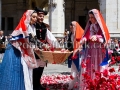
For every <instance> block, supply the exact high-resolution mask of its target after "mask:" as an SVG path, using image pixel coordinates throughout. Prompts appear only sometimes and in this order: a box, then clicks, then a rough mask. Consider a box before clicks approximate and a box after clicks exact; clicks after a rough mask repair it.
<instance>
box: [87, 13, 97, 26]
mask: <svg viewBox="0 0 120 90" xmlns="http://www.w3.org/2000/svg"><path fill="white" fill-rule="evenodd" d="M89 20H90V22H91V23H92V24H94V23H95V22H96V19H95V17H94V15H93V14H89Z"/></svg>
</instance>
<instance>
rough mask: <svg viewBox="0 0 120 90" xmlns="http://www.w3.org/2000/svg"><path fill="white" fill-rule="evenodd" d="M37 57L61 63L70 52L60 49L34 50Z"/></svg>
mask: <svg viewBox="0 0 120 90" xmlns="http://www.w3.org/2000/svg"><path fill="white" fill-rule="evenodd" d="M35 53H36V54H37V55H38V56H39V58H40V59H41V60H43V61H48V63H56V64H61V63H63V62H64V61H65V60H66V59H67V58H68V57H69V55H70V54H71V53H72V52H61V51H53V52H52V51H41V50H39V51H35Z"/></svg>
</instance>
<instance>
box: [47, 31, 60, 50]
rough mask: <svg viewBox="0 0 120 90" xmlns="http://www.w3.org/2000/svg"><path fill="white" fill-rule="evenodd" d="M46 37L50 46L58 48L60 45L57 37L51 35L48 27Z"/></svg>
mask: <svg viewBox="0 0 120 90" xmlns="http://www.w3.org/2000/svg"><path fill="white" fill-rule="evenodd" d="M46 39H47V42H48V43H49V44H50V46H52V47H54V48H60V45H59V43H58V41H57V39H56V38H55V37H54V36H53V34H52V33H51V32H50V31H49V30H48V29H47V35H46Z"/></svg>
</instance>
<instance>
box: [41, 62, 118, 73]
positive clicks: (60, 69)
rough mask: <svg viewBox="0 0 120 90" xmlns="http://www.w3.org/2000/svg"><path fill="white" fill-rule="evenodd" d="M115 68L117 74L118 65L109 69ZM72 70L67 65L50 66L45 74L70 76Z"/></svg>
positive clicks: (46, 68)
mask: <svg viewBox="0 0 120 90" xmlns="http://www.w3.org/2000/svg"><path fill="white" fill-rule="evenodd" d="M112 67H114V69H115V70H116V73H119V74H120V72H117V71H118V67H119V66H118V65H114V66H111V67H109V68H112ZM70 72H71V69H70V68H68V66H67V64H48V65H47V67H45V69H44V72H43V74H60V73H61V74H70Z"/></svg>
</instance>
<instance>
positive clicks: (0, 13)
mask: <svg viewBox="0 0 120 90" xmlns="http://www.w3.org/2000/svg"><path fill="white" fill-rule="evenodd" d="M1 8H2V1H1V0H0V30H1V18H2V9H1Z"/></svg>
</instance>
